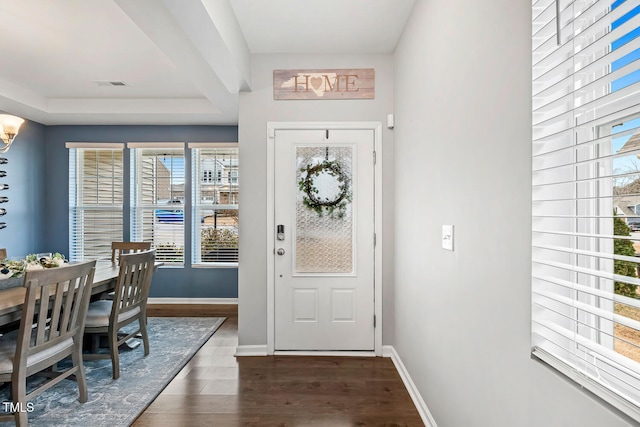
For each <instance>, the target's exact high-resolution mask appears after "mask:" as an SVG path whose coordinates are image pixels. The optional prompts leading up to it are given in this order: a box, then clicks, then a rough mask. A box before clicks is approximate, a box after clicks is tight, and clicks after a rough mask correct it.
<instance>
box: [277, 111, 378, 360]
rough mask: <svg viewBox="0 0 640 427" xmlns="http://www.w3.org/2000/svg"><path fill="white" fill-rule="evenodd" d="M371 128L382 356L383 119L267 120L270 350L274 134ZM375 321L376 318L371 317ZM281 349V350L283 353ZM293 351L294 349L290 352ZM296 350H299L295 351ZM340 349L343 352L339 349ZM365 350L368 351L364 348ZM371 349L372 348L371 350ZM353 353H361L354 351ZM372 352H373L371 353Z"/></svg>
mask: <svg viewBox="0 0 640 427" xmlns="http://www.w3.org/2000/svg"><path fill="white" fill-rule="evenodd" d="M325 129H332V130H371V131H373V134H374V150H375V151H376V153H377V155H376V156H375V158H376V162H375V165H374V171H375V181H374V186H375V189H374V200H375V201H374V206H375V212H374V215H375V223H374V229H375V233H376V239H375V241H376V244H375V250H374V298H375V301H374V314H375V317H376V328H375V330H374V340H375V348H374V355H376V356H382V324H383V318H382V287H383V283H382V248H383V247H384V245H383V242H382V123H381V122H268V123H267V135H266V136H267V180H266V187H267V188H266V196H267V212H266V221H267V239H266V241H267V245H266V251H267V252H266V254H267V319H266V321H267V322H266V327H267V353H268V354H275V353H276V352H275V288H274V286H275V276H274V274H275V272H274V264H275V256H276V255H275V247H276V240H275V235H276V230H275V225H274V219H275V206H274V198H275V136H276V132H277V131H278V130H325ZM371 321H372V322H373V319H371ZM280 353H281V352H278V354H280ZM288 353H291V352H288ZM293 353H296V352H293ZM338 353H341V352H338ZM363 353H365V352H363ZM369 353H371V352H369ZM353 354H354V355H362V354H360V352H353ZM372 355H373V354H372Z"/></svg>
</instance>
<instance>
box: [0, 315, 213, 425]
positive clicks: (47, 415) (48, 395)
mask: <svg viewBox="0 0 640 427" xmlns="http://www.w3.org/2000/svg"><path fill="white" fill-rule="evenodd" d="M224 320H225V319H224V318H217V317H216V318H212V317H209V318H195V317H184V318H176V317H171V318H168V317H164V318H163V317H152V318H149V324H148V331H149V342H150V348H151V352H150V354H149V355H148V356H147V357H144V350H143V348H142V344H141V345H140V346H139V347H138V348H136V349H133V350H123V349H121V350H120V378H118V379H117V380H114V379H113V378H112V377H111V360H110V359H104V360H88V361H85V362H84V366H85V372H86V375H87V388H88V391H89V400H88V401H87V402H86V403H84V404H82V403H80V402H78V387H77V384H76V383H75V382H74V381H67V380H64V381H62V382H61V383H59V384H57V385H55V386H53V387H52V388H50V389H49V390H47V391H45V392H44V393H42V394H41V395H39V396H36V397H35V398H34V399H33V400H32V401H31V402H32V403H33V404H34V410H33V412H30V413H29V425H30V426H33V427H36V426H46V427H52V426H65V427H66V426H69V427H76V426H77V427H85V426H92V427H93V426H95V427H99V426H109V427H116V426H123V427H126V426H129V425H130V424H131V423H132V422H133V420H135V418H136V417H137V416H138V415H139V414H140V413H141V412H142V411H144V410H145V409H146V407H147V406H148V405H149V404H150V403H151V402H152V401H153V399H155V398H156V396H158V394H160V392H161V391H162V390H163V389H164V388H165V387H166V386H167V384H169V382H170V381H171V380H172V379H173V377H175V376H176V374H177V373H178V372H179V371H180V370H181V369H182V368H183V367H184V365H186V363H187V362H188V361H189V360H190V359H191V357H193V355H194V354H195V353H196V352H197V351H198V350H199V349H200V347H202V345H203V344H204V343H205V342H207V340H208V339H209V337H211V335H213V333H214V332H215V331H216V330H217V329H218V327H220V325H221V324H222V322H224ZM64 367H65V366H64V362H63V363H61V364H60V368H64ZM30 381H31V380H30ZM34 381H40V379H35V380H34ZM27 387H28V388H27V389H29V386H27ZM8 398H9V386H8V385H4V386H3V387H1V388H0V402H5V401H8ZM0 411H2V405H0ZM5 425H15V424H14V423H13V422H10V423H0V426H5Z"/></svg>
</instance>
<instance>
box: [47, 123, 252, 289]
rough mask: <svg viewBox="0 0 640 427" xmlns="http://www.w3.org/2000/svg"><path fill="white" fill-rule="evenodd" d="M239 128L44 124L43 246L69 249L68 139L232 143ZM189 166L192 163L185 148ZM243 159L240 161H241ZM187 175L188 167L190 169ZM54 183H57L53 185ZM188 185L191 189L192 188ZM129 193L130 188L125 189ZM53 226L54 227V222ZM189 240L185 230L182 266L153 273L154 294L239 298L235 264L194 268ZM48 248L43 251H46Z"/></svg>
mask: <svg viewBox="0 0 640 427" xmlns="http://www.w3.org/2000/svg"><path fill="white" fill-rule="evenodd" d="M237 138H238V134H237V128H236V127H235V126H50V127H47V128H46V144H45V150H44V151H45V153H46V164H45V168H44V170H45V174H46V181H47V184H46V185H45V187H44V201H45V203H44V205H45V206H47V212H46V214H47V217H46V219H45V224H44V225H45V227H44V230H43V231H44V236H45V238H44V243H43V244H42V246H41V247H42V248H47V252H48V251H54V252H56V251H57V252H61V253H64V254H68V253H69V151H68V150H67V149H66V148H65V143H66V142H234V141H237ZM186 157H187V159H186V165H187V168H188V165H190V155H189V152H188V151H187V154H186ZM124 159H125V161H124V165H125V168H124V174H125V182H128V176H129V156H128V149H125V156H124ZM241 161H242V160H241ZM186 173H187V174H188V175H187V176H190V173H191V172H190V170H189V169H187V170H186ZM51 183H55V185H52V184H51ZM189 189H190V188H189V187H187V191H189ZM125 194H128V188H125ZM128 212H129V204H128V200H125V206H124V215H125V236H124V238H125V239H127V238H128V227H127V224H128V221H129V220H128V217H129V216H128ZM54 224H55V225H54ZM190 225H191V211H190V207H189V206H186V207H185V228H186V230H189V229H190ZM190 241H191V238H190V237H189V233H187V239H186V243H187V244H186V248H185V257H186V260H187V262H185V266H184V267H166V268H161V269H160V270H158V272H157V273H156V274H154V277H153V284H152V287H151V294H150V296H151V297H176V298H177V297H182V298H236V297H237V295H238V294H237V289H238V283H237V268H191V266H190V264H189V262H188V260H190V259H191V248H190V245H189V242H190ZM42 250H44V249H42Z"/></svg>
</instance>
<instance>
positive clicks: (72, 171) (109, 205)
mask: <svg viewBox="0 0 640 427" xmlns="http://www.w3.org/2000/svg"><path fill="white" fill-rule="evenodd" d="M84 147H91V148H83V145H82V144H78V143H74V144H67V148H69V259H70V260H71V261H82V260H85V259H96V258H109V257H110V256H111V242H112V241H119V240H122V202H123V173H122V172H123V166H122V150H123V144H86V145H84Z"/></svg>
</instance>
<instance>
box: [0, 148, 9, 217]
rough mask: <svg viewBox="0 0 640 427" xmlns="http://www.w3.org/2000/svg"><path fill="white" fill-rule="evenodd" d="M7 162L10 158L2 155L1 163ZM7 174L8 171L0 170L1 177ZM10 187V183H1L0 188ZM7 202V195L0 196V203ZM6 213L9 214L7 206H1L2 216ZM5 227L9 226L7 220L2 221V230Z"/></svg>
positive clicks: (0, 213) (0, 212) (0, 214)
mask: <svg viewBox="0 0 640 427" xmlns="http://www.w3.org/2000/svg"><path fill="white" fill-rule="evenodd" d="M7 163H9V159H6V158H4V157H0V165H6V164H7ZM5 176H7V171H2V170H0V178H4V177H5ZM8 189H9V184H0V190H8ZM7 202H9V198H8V197H7V196H0V203H7ZM6 214H7V210H6V209H5V208H0V216H4V215H6ZM3 228H7V223H6V222H0V230H2V229H3Z"/></svg>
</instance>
